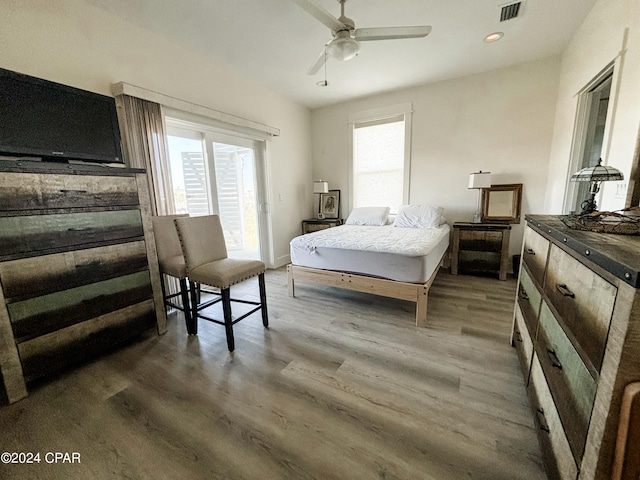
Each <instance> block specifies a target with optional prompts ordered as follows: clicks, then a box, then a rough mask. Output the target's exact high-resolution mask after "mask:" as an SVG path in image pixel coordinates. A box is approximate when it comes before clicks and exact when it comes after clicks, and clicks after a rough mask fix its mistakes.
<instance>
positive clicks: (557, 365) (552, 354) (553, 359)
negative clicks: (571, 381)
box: [547, 348, 562, 370]
mask: <svg viewBox="0 0 640 480" xmlns="http://www.w3.org/2000/svg"><path fill="white" fill-rule="evenodd" d="M547 356H548V357H549V360H551V366H552V367H555V368H557V369H559V370H562V364H561V363H560V360H558V356H557V355H556V351H555V350H551V349H550V348H547Z"/></svg>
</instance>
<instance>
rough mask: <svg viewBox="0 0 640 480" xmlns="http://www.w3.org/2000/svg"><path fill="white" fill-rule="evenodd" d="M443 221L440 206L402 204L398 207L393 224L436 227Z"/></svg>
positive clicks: (411, 226) (408, 226) (412, 226)
mask: <svg viewBox="0 0 640 480" xmlns="http://www.w3.org/2000/svg"><path fill="white" fill-rule="evenodd" d="M444 222H445V220H444V217H443V216H442V207H433V206H431V205H403V206H401V207H400V208H399V209H398V214H397V215H396V219H395V221H394V222H393V226H394V227H402V228H438V227H439V226H440V225H442V224H443V223H444Z"/></svg>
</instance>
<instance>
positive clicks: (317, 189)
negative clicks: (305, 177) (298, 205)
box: [313, 180, 329, 220]
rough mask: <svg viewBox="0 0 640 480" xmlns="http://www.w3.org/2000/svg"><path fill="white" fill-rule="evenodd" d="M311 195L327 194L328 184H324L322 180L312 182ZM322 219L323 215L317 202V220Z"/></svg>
mask: <svg viewBox="0 0 640 480" xmlns="http://www.w3.org/2000/svg"><path fill="white" fill-rule="evenodd" d="M313 193H317V194H321V193H329V182H324V181H322V180H317V181H315V182H313ZM323 218H324V213H322V212H321V210H320V201H319V200H318V220H322V219H323Z"/></svg>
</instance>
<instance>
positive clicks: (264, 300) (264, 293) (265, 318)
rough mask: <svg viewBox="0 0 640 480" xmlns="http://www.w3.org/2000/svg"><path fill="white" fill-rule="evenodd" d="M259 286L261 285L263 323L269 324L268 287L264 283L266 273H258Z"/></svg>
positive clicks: (266, 325)
mask: <svg viewBox="0 0 640 480" xmlns="http://www.w3.org/2000/svg"><path fill="white" fill-rule="evenodd" d="M258 286H259V287H260V305H261V307H262V308H261V309H260V311H261V313H262V325H264V326H265V327H268V326H269V316H268V315H267V289H266V288H265V285H264V273H261V274H259V275H258Z"/></svg>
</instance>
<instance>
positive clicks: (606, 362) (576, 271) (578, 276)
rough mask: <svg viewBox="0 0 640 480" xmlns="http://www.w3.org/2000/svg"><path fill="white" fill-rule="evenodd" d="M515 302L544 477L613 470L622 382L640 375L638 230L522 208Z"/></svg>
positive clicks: (516, 340)
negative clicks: (570, 222) (605, 229)
mask: <svg viewBox="0 0 640 480" xmlns="http://www.w3.org/2000/svg"><path fill="white" fill-rule="evenodd" d="M526 220H527V228H526V231H525V236H524V244H523V250H522V265H521V268H520V276H519V281H518V294H517V299H516V306H515V312H514V323H513V335H512V344H513V345H514V346H515V347H516V349H517V351H518V357H519V359H520V363H521V367H522V371H523V374H524V378H525V383H526V384H527V388H528V391H529V398H530V400H531V406H532V410H533V415H534V420H535V424H536V427H537V429H538V435H539V438H540V445H541V449H542V452H543V456H544V459H545V463H546V467H547V473H548V475H549V477H550V478H552V479H555V478H560V479H576V478H578V479H581V480H587V479H588V480H592V479H602V480H604V479H609V478H611V472H612V465H613V459H614V452H615V449H616V435H617V431H618V423H619V420H620V407H621V402H622V395H623V392H624V389H625V387H626V386H627V385H628V384H630V383H633V382H637V381H639V380H640V295H639V294H638V287H639V286H640V237H633V236H623V235H611V234H600V233H593V232H585V231H577V230H572V229H569V228H568V227H566V226H565V225H564V223H563V222H562V221H561V218H559V217H554V216H538V215H528V216H527V217H526Z"/></svg>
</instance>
